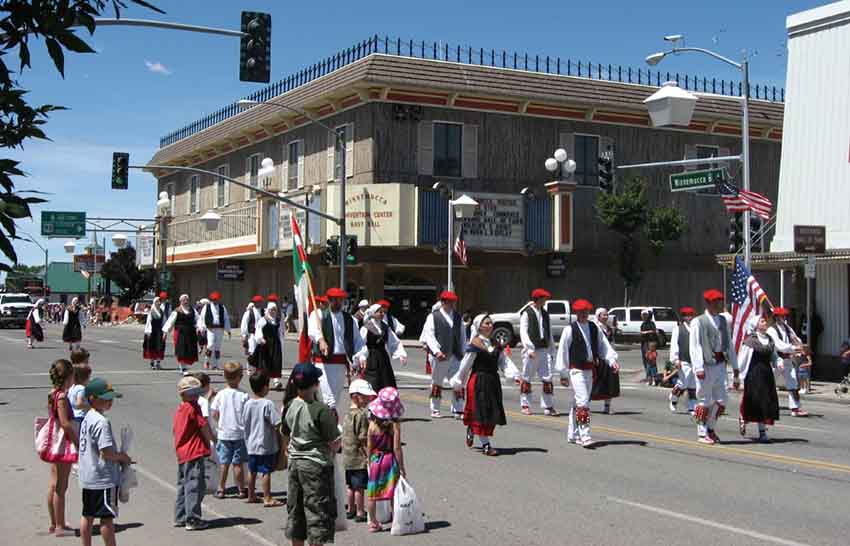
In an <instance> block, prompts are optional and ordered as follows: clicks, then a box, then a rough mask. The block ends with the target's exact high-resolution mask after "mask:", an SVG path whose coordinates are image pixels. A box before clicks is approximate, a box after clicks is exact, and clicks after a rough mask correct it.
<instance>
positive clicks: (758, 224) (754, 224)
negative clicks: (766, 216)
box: [750, 213, 764, 252]
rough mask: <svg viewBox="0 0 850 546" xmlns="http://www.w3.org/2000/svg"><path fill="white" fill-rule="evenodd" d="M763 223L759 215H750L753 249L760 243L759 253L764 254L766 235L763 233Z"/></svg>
mask: <svg viewBox="0 0 850 546" xmlns="http://www.w3.org/2000/svg"><path fill="white" fill-rule="evenodd" d="M761 229H762V221H761V218H759V217H758V215H756V214H753V213H750V240H751V241H752V242H753V247H754V248H755V247H756V243H758V249H759V252H764V234H763V233H762V232H761Z"/></svg>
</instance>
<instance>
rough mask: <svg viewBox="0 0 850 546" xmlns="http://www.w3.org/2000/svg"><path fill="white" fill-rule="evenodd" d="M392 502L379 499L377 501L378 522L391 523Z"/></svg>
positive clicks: (376, 515)
mask: <svg viewBox="0 0 850 546" xmlns="http://www.w3.org/2000/svg"><path fill="white" fill-rule="evenodd" d="M392 502H393V501H390V500H379V501H378V502H376V503H375V517H376V518H378V523H390V522H391V521H392V520H393V511H392V506H393V505H392Z"/></svg>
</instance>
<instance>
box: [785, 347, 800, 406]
mask: <svg viewBox="0 0 850 546" xmlns="http://www.w3.org/2000/svg"><path fill="white" fill-rule="evenodd" d="M781 362H782V365H783V366H784V369H783V370H782V375H784V376H785V389H786V390H787V391H788V408H789V409H792V410H795V409H800V397H799V393H798V392H797V389H799V388H800V383H799V381H797V368H795V367H794V363H793V362H792V361H791V359H790V358H786V359H784V360H782V361H781Z"/></svg>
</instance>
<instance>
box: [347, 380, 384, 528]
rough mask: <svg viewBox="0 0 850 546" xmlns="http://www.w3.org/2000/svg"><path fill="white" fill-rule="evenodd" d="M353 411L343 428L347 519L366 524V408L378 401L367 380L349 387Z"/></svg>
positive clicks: (367, 414) (367, 411)
mask: <svg viewBox="0 0 850 546" xmlns="http://www.w3.org/2000/svg"><path fill="white" fill-rule="evenodd" d="M348 393H349V395H350V396H351V408H350V410H349V412H348V415H346V416H345V421H344V422H343V425H342V461H343V465H344V466H345V485H346V486H347V487H348V511H347V513H346V517H347V518H348V519H353V520H355V521H357V522H359V523H362V522H365V521H366V504H365V502H364V494H365V491H366V487H367V486H368V485H369V473H368V472H367V468H368V460H369V459H368V453H367V451H366V450H367V447H368V446H367V443H368V442H367V440H368V432H369V410H368V409H367V407H366V406H368V405H369V402H370V401H371V400H372V399H373V398H375V396H376V395H375V391H374V390H373V389H372V386H371V385H369V383H368V382H367V381H366V380H365V379H356V380H354V381H352V382H351V386H350V387H349V388H348Z"/></svg>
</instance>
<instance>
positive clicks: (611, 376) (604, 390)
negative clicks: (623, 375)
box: [590, 362, 620, 400]
mask: <svg viewBox="0 0 850 546" xmlns="http://www.w3.org/2000/svg"><path fill="white" fill-rule="evenodd" d="M618 396H620V374H616V373H614V370H612V369H611V366H609V365H608V364H607V363H604V362H603V363H601V364H599V365H598V366H596V367H594V368H593V389H592V390H591V392H590V399H591V400H610V399H612V398H617V397H618Z"/></svg>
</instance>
